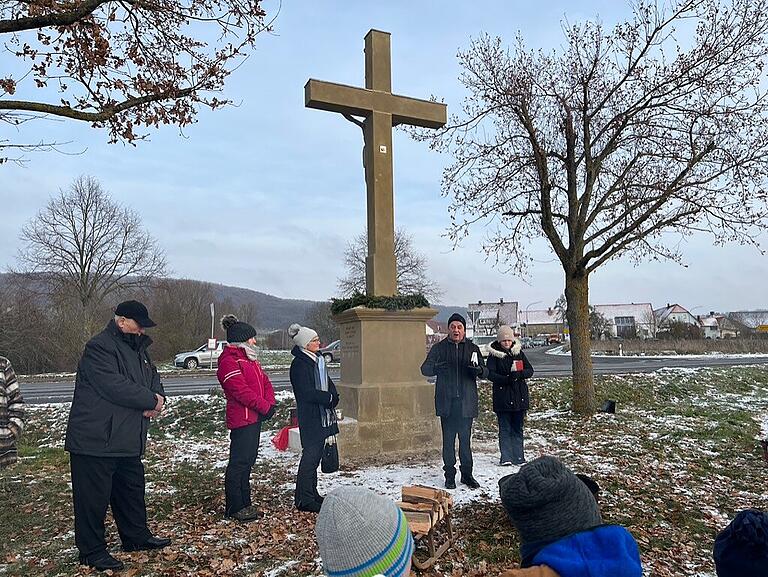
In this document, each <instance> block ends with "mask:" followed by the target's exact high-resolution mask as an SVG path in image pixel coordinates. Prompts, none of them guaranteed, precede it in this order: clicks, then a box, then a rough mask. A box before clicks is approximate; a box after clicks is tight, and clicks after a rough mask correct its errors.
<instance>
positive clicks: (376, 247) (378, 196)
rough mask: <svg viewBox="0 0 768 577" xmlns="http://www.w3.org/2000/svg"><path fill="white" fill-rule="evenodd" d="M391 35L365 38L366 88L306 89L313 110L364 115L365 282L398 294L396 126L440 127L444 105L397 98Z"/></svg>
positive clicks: (314, 84)
mask: <svg viewBox="0 0 768 577" xmlns="http://www.w3.org/2000/svg"><path fill="white" fill-rule="evenodd" d="M391 71H392V63H391V59H390V49H389V33H387V32H380V31H378V30H371V31H370V32H368V34H367V35H366V36H365V88H356V87H354V86H345V85H343V84H334V83H332V82H323V81H321V80H313V79H310V80H309V82H307V84H306V85H305V86H304V102H305V105H306V106H308V107H309V108H318V109H320V110H330V111H331V112H340V113H342V114H345V115H351V116H363V117H365V121H364V122H363V133H364V139H365V153H364V154H365V167H366V170H365V180H366V182H365V185H366V189H367V191H368V257H367V258H366V261H365V265H366V266H365V269H366V271H365V272H366V274H365V284H366V291H367V292H368V294H369V295H376V296H391V295H394V294H395V293H396V292H397V271H396V266H395V265H396V263H395V256H394V253H395V210H394V203H393V193H392V127H393V126H397V125H398V124H410V125H413V126H423V127H425V128H440V127H441V126H443V125H444V124H445V121H446V107H445V104H440V103H437V102H430V101H428V100H419V99H417V98H409V97H407V96H398V95H397V94H392V74H391Z"/></svg>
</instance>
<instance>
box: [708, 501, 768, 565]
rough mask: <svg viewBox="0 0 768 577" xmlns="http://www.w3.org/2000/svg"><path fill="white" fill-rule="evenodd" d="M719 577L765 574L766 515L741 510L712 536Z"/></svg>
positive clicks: (767, 548)
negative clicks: (718, 532) (715, 537)
mask: <svg viewBox="0 0 768 577" xmlns="http://www.w3.org/2000/svg"><path fill="white" fill-rule="evenodd" d="M714 553H715V568H716V569H717V575H718V577H765V576H766V575H768V514H766V513H764V512H762V511H758V510H757V509H747V510H746V511H742V512H741V513H739V514H738V515H736V517H735V518H734V519H733V521H731V522H730V524H729V525H728V526H727V527H726V528H725V529H723V530H722V531H721V532H720V534H719V535H718V536H717V539H715V551H714Z"/></svg>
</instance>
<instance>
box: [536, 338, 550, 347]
mask: <svg viewBox="0 0 768 577" xmlns="http://www.w3.org/2000/svg"><path fill="white" fill-rule="evenodd" d="M547 344H548V343H547V337H545V336H539V337H533V346H534V347H546V346H547Z"/></svg>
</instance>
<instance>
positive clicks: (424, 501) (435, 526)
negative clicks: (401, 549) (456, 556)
mask: <svg viewBox="0 0 768 577" xmlns="http://www.w3.org/2000/svg"><path fill="white" fill-rule="evenodd" d="M397 505H398V506H399V507H400V509H402V511H403V513H404V514H405V518H406V519H407V520H408V526H409V527H410V528H411V532H412V533H413V538H414V540H415V541H416V545H417V547H418V544H419V542H420V541H422V540H424V541H425V542H426V547H427V552H428V554H429V556H428V557H427V559H425V560H424V561H421V560H419V559H418V558H417V551H415V550H414V553H413V565H414V566H415V567H416V568H417V569H428V568H429V567H431V566H432V565H434V564H435V562H437V560H438V559H439V558H440V557H441V556H442V555H443V554H444V553H445V552H446V551H447V550H448V549H449V548H450V546H451V545H452V544H453V542H454V541H455V540H456V538H455V537H454V535H453V528H452V527H451V509H452V508H453V497H452V496H451V494H450V493H449V492H448V491H444V490H443V489H436V488H434V487H427V486H425V485H412V486H409V487H403V489H402V501H401V502H399V503H398V504H397ZM438 530H445V532H446V534H447V536H446V539H445V541H444V542H443V543H442V545H440V546H439V547H435V533H436V532H437V531H438Z"/></svg>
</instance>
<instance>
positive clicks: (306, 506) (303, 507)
mask: <svg viewBox="0 0 768 577" xmlns="http://www.w3.org/2000/svg"><path fill="white" fill-rule="evenodd" d="M296 508H297V509H298V510H299V511H305V512H307V513H319V512H320V503H319V502H318V501H312V502H311V503H302V504H300V505H296Z"/></svg>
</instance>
